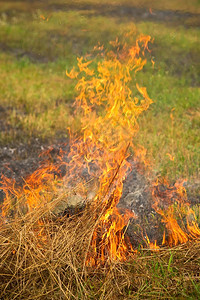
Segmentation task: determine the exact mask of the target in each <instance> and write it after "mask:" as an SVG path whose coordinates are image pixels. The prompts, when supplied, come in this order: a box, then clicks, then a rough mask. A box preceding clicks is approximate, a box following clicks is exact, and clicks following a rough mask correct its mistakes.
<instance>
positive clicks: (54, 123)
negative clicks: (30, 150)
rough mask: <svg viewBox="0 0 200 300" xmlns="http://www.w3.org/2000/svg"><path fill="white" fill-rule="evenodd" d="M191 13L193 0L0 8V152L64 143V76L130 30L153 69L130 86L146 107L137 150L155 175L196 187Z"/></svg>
mask: <svg viewBox="0 0 200 300" xmlns="http://www.w3.org/2000/svg"><path fill="white" fill-rule="evenodd" d="M177 10H178V11H177ZM199 12H200V5H199V1H196V0H193V1H190V3H189V4H188V1H136V0H135V1H114V0H113V1H109V5H108V4H107V1H105V2H104V1H101V3H99V2H98V1H96V0H94V1H89V0H87V1H85V0H81V1H74V2H73V4H72V2H71V1H0V64H1V73H0V82H1V83H0V145H1V147H5V146H9V147H11V148H16V147H17V146H18V145H19V144H20V143H23V144H26V145H30V146H31V145H32V144H34V143H35V139H37V140H38V139H39V140H40V141H42V143H55V139H56V140H58V138H61V139H63V138H65V137H67V130H66V128H67V127H68V126H70V124H71V122H72V114H71V104H72V102H73V100H74V98H75V92H74V82H72V81H71V80H70V79H68V78H67V77H66V75H65V70H66V69H68V70H69V69H70V68H71V67H72V66H73V65H74V64H75V63H76V57H77V56H82V55H84V54H85V53H87V52H88V51H90V50H91V49H92V48H93V46H94V45H96V44H97V43H98V42H100V43H102V44H104V45H108V43H109V41H110V40H114V39H115V38H116V36H119V37H120V36H122V35H123V34H124V33H125V32H127V31H129V30H133V29H134V31H135V34H136V35H138V34H139V33H143V34H148V35H151V36H152V38H154V39H155V41H154V43H153V44H152V45H151V46H150V48H151V58H152V59H153V60H154V61H155V67H154V68H152V65H151V63H149V64H147V66H145V68H144V71H142V72H140V74H138V76H137V78H136V80H137V81H138V83H139V84H141V85H143V86H146V87H147V90H148V92H149V95H150V97H151V98H152V99H153V100H154V104H153V105H152V106H151V108H150V109H149V111H148V112H147V113H146V114H145V115H143V117H142V118H141V120H140V127H141V129H140V132H139V134H138V137H137V142H138V143H140V144H141V145H143V146H144V147H145V148H147V156H148V158H149V160H150V161H151V162H152V165H153V168H154V169H155V171H156V172H157V174H161V175H167V176H169V177H170V178H171V179H177V178H179V177H184V178H185V177H186V178H188V179H189V180H190V181H191V179H192V181H193V182H196V181H198V180H197V178H198V172H199V132H198V130H199V120H200V118H199V117H200V108H199V107H200V101H199V96H200V89H199V77H200V76H199V75H200V64H199V53H200V43H199V37H200V34H199V27H200V21H199ZM133 84H134V83H133ZM171 111H173V117H172V116H171V117H170V114H171ZM77 127H78V120H77ZM167 153H168V154H167ZM169 154H170V155H171V156H172V157H174V160H171V159H170V155H169Z"/></svg>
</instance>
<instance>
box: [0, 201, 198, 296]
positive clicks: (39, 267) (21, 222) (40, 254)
mask: <svg viewBox="0 0 200 300" xmlns="http://www.w3.org/2000/svg"><path fill="white" fill-rule="evenodd" d="M97 213H98V214H97ZM94 215H98V216H99V215H101V213H100V212H99V208H98V211H95V209H94V207H91V206H90V207H86V209H85V210H84V211H83V212H82V213H81V214H79V215H74V216H64V217H55V215H53V214H52V213H51V211H50V210H49V208H48V207H47V206H46V207H43V208H38V209H35V210H34V211H33V212H31V213H29V214H26V215H21V216H18V217H16V218H15V220H13V221H9V222H7V223H5V222H4V223H3V222H1V223H2V224H1V230H0V283H1V285H0V297H2V298H3V299H5V300H6V299H138V297H139V298H140V299H156V297H159V299H170V298H173V297H181V296H182V297H183V296H184V295H186V296H188V295H192V296H193V295H194V296H195V297H196V296H198V295H199V294H198V293H199V290H198V289H199V274H200V255H199V253H200V243H199V241H195V242H194V241H193V242H192V243H187V244H185V245H182V246H178V247H175V248H172V249H170V250H169V249H163V250H160V251H154V252H150V250H145V249H143V250H141V251H140V252H138V254H137V255H135V256H134V257H133V256H132V257H130V258H128V259H127V261H126V262H116V261H112V260H111V259H109V258H107V260H106V263H105V264H104V265H99V266H96V267H93V268H90V267H87V266H86V259H87V255H88V253H90V251H91V250H92V249H91V248H90V243H91V238H92V235H93V231H94V229H95V227H96V225H97V223H98V218H96V219H95V218H94Z"/></svg>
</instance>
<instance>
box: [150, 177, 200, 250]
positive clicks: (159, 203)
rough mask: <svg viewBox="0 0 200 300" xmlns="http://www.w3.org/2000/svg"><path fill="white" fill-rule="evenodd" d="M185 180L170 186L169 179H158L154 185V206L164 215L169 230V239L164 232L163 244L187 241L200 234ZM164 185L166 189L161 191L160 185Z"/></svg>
mask: <svg viewBox="0 0 200 300" xmlns="http://www.w3.org/2000/svg"><path fill="white" fill-rule="evenodd" d="M184 182H185V180H183V181H181V182H176V183H175V185H174V186H170V185H169V183H168V182H167V180H165V179H157V180H156V182H154V186H153V191H152V194H153V199H154V204H153V207H154V209H155V211H156V212H157V213H158V214H160V215H161V216H162V222H163V223H164V224H165V227H166V230H167V232H168V240H166V237H165V232H164V235H163V244H168V245H169V246H173V245H178V244H180V243H185V242H187V241H188V240H189V239H194V238H197V237H199V236H200V229H199V226H198V223H197V220H196V216H195V213H194V211H193V210H192V208H191V207H190V205H189V203H188V201H187V193H186V190H185V187H184ZM163 186H164V187H165V190H164V191H163V192H161V191H160V187H163ZM170 202H171V203H170Z"/></svg>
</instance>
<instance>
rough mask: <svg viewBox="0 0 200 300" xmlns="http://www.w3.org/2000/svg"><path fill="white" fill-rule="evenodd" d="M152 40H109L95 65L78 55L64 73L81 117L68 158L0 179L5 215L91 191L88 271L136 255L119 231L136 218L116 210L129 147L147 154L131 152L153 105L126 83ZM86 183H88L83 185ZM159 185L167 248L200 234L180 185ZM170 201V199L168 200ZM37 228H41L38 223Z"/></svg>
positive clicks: (140, 89) (157, 191) (156, 187)
mask: <svg viewBox="0 0 200 300" xmlns="http://www.w3.org/2000/svg"><path fill="white" fill-rule="evenodd" d="M127 37H128V35H127ZM150 41H151V37H150V36H140V37H139V38H138V39H137V40H136V42H135V44H134V45H133V46H132V47H130V46H129V43H123V44H121V43H120V42H119V40H118V39H116V40H115V41H113V42H111V43H110V47H111V49H109V51H106V50H105V49H104V47H103V46H101V45H98V46H97V47H95V48H94V51H100V52H101V53H100V55H99V59H98V62H97V61H96V59H91V56H89V55H88V56H86V57H85V58H83V57H81V58H77V67H73V68H72V70H71V71H66V75H67V76H68V77H69V78H71V79H74V80H77V84H76V91H77V97H76V100H75V103H74V108H75V114H76V115H77V116H78V117H79V118H80V122H81V133H80V134H79V136H76V134H71V133H70V151H69V153H62V155H60V161H59V163H57V165H55V164H53V163H51V162H49V161H46V162H45V163H44V164H43V165H42V166H41V167H40V168H39V169H38V170H36V171H35V172H34V173H33V174H32V175H30V176H29V177H28V178H27V179H26V181H25V184H24V185H23V187H18V186H17V185H16V184H15V182H14V181H12V180H9V179H8V178H5V177H4V178H3V183H2V189H3V191H4V192H5V195H6V196H5V199H4V203H3V206H2V215H3V217H4V218H6V217H8V216H9V214H10V212H11V211H13V210H14V211H15V214H16V213H19V214H22V213H26V212H30V211H34V209H35V208H36V207H40V206H42V205H44V204H48V203H51V202H52V194H59V193H61V191H62V192H63V191H65V190H67V191H68V190H74V189H76V190H78V194H79V196H80V197H82V198H83V199H84V200H85V201H87V198H88V189H92V190H93V191H94V196H93V199H92V202H91V201H90V206H91V211H92V212H93V218H94V220H95V227H94V228H93V231H92V234H91V241H90V246H89V248H88V252H87V255H86V258H85V263H86V265H87V266H94V265H100V264H102V263H104V262H106V261H107V260H108V259H110V260H124V259H126V257H127V256H128V255H129V253H133V252H134V250H133V248H132V245H131V243H130V241H129V239H128V237H127V236H126V235H125V231H126V228H127V227H128V224H129V220H130V218H135V215H134V213H133V212H131V211H129V210H126V211H124V213H123V214H121V213H120V212H119V210H118V209H117V207H116V205H117V204H118V202H119V200H120V198H121V195H122V191H123V181H124V179H125V177H126V175H127V173H128V172H129V171H130V169H131V166H130V163H129V162H128V157H129V150H130V149H131V148H132V149H134V152H135V155H136V156H137V157H141V159H142V160H143V161H144V162H145V165H147V166H148V165H149V162H147V161H146V159H145V153H146V150H145V149H144V148H142V147H140V149H136V148H135V145H134V144H133V140H134V137H135V135H136V133H137V131H138V129H139V126H138V123H137V119H138V117H139V116H140V114H141V113H142V112H143V111H145V110H147V109H148V108H149V105H150V104H151V103H152V100H151V99H150V97H149V96H148V93H147V91H146V88H145V87H142V86H140V85H139V84H136V85H133V84H132V83H131V82H132V77H133V75H134V74H135V73H136V72H138V71H140V70H142V68H143V67H144V65H145V64H146V58H145V56H144V55H145V51H148V43H149V42H150ZM87 57H90V60H88V58H87ZM168 155H169V156H170V154H168ZM61 165H65V167H66V170H67V173H66V175H65V176H64V177H62V178H61V176H59V172H60V171H59V170H60V166H61ZM84 171H86V175H84V174H83V173H84ZM55 174H56V175H55ZM91 178H92V183H90V184H88V181H89V179H91ZM161 184H162V183H161V182H160V181H159V180H157V181H156V182H155V183H154V185H153V198H154V205H153V207H154V209H155V211H156V212H157V213H158V214H160V215H161V216H162V221H163V223H164V224H165V227H166V230H167V233H168V235H167V237H168V239H167V243H168V244H169V245H170V246H172V245H177V244H178V243H183V242H186V241H187V240H188V239H189V238H190V237H193V238H195V237H197V236H199V235H200V229H199V228H198V224H197V222H196V220H195V214H194V212H193V211H192V210H191V208H190V206H189V205H188V203H187V201H186V191H185V189H184V187H183V184H176V185H175V186H174V187H170V186H169V185H168V184H167V183H166V182H165V184H166V185H167V186H168V189H167V190H166V191H165V192H162V191H161V190H160V189H159V187H160V185H161ZM67 197H68V195H67V194H66V198H67ZM163 199H164V200H165V201H163ZM170 199H175V200H174V201H173V203H170V201H171V200H170ZM16 208H17V209H16ZM93 208H94V209H93ZM177 216H179V221H177V220H176V217H177ZM184 217H185V224H184V222H183V220H184ZM180 223H181V224H180ZM38 224H39V225H40V226H41V227H42V224H43V223H42V221H41V220H39V221H38ZM38 234H39V235H40V236H42V239H43V241H44V240H45V236H44V231H43V230H42V229H41V231H40V232H39V233H38ZM147 242H148V245H149V248H150V249H153V250H157V249H159V245H157V241H155V242H154V243H152V242H151V241H149V239H147ZM165 243H166V237H165V232H164V235H163V244H165Z"/></svg>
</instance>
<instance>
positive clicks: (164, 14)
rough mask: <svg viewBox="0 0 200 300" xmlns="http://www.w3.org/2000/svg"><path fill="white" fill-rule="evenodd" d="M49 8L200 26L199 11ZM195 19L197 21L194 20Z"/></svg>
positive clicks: (74, 5)
mask: <svg viewBox="0 0 200 300" xmlns="http://www.w3.org/2000/svg"><path fill="white" fill-rule="evenodd" d="M47 9H50V10H53V11H59V10H78V11H83V12H84V11H85V12H87V13H88V12H91V13H90V15H91V16H98V15H102V16H110V17H117V18H122V19H123V21H124V19H126V18H127V19H128V21H130V20H133V21H134V22H138V21H153V22H164V23H168V24H169V25H170V24H171V25H185V26H195V27H199V26H200V16H199V14H197V13H190V12H182V11H172V10H153V11H152V10H151V9H147V8H143V7H134V6H132V5H114V4H112V5H110V4H109V5H108V4H93V5H92V4H80V3H75V2H74V3H66V4H52V5H49V6H48V8H47ZM194 20H195V21H194Z"/></svg>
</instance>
